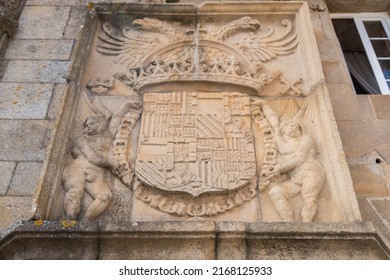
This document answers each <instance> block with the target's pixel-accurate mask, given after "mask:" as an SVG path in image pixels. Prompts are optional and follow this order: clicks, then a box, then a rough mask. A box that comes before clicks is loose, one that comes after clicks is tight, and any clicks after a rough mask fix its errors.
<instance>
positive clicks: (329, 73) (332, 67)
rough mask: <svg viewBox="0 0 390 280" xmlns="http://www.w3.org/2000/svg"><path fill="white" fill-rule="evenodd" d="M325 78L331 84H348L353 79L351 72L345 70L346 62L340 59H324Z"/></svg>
mask: <svg viewBox="0 0 390 280" xmlns="http://www.w3.org/2000/svg"><path fill="white" fill-rule="evenodd" d="M322 67H323V69H324V74H325V80H326V82H327V83H330V84H347V83H349V82H350V81H351V77H350V76H349V73H348V72H347V71H345V67H344V64H343V63H341V62H339V61H323V62H322Z"/></svg>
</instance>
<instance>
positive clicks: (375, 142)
mask: <svg viewBox="0 0 390 280" xmlns="http://www.w3.org/2000/svg"><path fill="white" fill-rule="evenodd" d="M337 124H338V127H339V131H340V136H341V140H342V141H343V147H344V151H345V153H346V155H347V157H348V158H350V159H357V158H361V157H363V156H365V155H366V154H369V153H370V152H372V151H373V150H375V151H377V152H378V153H379V154H380V155H382V156H383V157H384V158H385V160H386V162H390V143H389V141H387V139H388V137H390V123H389V122H387V121H375V120H374V121H338V122H337Z"/></svg>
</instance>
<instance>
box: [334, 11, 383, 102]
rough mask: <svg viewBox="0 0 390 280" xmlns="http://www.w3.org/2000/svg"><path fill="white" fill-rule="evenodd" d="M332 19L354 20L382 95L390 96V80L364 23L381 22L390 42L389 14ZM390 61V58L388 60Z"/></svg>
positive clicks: (352, 15)
mask: <svg viewBox="0 0 390 280" xmlns="http://www.w3.org/2000/svg"><path fill="white" fill-rule="evenodd" d="M330 16H331V19H353V20H354V22H355V25H356V28H357V30H358V33H359V36H360V38H361V40H362V43H363V46H364V49H365V51H366V54H367V57H368V60H369V62H370V64H371V67H372V70H373V72H374V76H375V79H376V81H377V83H378V86H379V89H380V91H381V92H380V93H381V94H383V95H386V94H387V95H390V85H389V84H388V83H390V79H386V77H385V75H384V73H383V70H382V68H381V66H380V64H379V61H378V56H377V55H376V53H375V51H374V48H373V46H372V44H371V40H372V38H371V39H370V37H369V35H368V33H367V30H366V28H365V26H364V23H363V21H381V22H382V25H383V28H384V30H385V32H386V35H387V38H388V39H389V41H390V17H389V15H388V14H387V13H348V14H331V15H330ZM388 59H389V60H390V57H389V58H388Z"/></svg>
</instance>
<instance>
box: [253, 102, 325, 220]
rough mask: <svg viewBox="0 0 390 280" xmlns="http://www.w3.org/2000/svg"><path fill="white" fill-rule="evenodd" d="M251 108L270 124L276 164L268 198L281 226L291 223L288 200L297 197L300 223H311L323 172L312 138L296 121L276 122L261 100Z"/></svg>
mask: <svg viewBox="0 0 390 280" xmlns="http://www.w3.org/2000/svg"><path fill="white" fill-rule="evenodd" d="M252 105H255V106H259V107H260V108H261V109H262V111H263V114H264V116H265V117H266V118H267V120H268V121H269V123H270V124H271V126H272V128H273V130H274V135H275V140H276V144H277V150H278V156H277V163H276V165H275V166H274V168H273V169H272V170H270V173H269V174H268V179H269V180H270V182H271V183H270V187H271V188H270V190H269V197H270V198H271V201H272V203H273V205H274V207H275V209H276V211H277V212H278V214H279V216H280V217H281V218H282V220H283V221H284V222H293V221H294V217H293V209H292V207H291V205H290V203H289V201H288V199H290V198H293V197H295V196H297V195H298V194H301V196H302V200H303V206H302V210H301V216H302V221H303V222H312V221H313V219H314V217H315V215H316V213H317V197H318V195H319V193H320V192H321V190H322V188H323V185H324V182H325V169H324V167H323V166H322V164H321V163H320V162H319V161H318V160H317V159H316V148H315V142H314V140H313V138H312V137H311V136H310V135H308V134H305V133H304V130H303V126H302V124H301V123H300V122H298V121H296V120H293V119H292V120H287V121H283V122H280V120H279V117H278V116H277V115H276V113H275V112H274V111H273V110H272V109H271V107H269V106H268V105H267V104H266V102H265V101H264V100H261V99H257V100H255V101H253V102H252Z"/></svg>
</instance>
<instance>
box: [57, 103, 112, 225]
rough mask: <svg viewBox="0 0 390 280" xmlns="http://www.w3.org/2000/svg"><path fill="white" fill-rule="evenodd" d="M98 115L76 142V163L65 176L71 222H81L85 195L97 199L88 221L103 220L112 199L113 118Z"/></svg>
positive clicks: (98, 112)
mask: <svg viewBox="0 0 390 280" xmlns="http://www.w3.org/2000/svg"><path fill="white" fill-rule="evenodd" d="M86 98H87V97H86ZM94 111H95V112H94V113H93V114H91V115H90V116H89V117H88V118H87V119H86V121H85V123H84V133H83V135H81V136H79V137H78V138H77V139H76V140H75V141H74V143H73V148H72V155H73V160H72V161H71V162H70V163H69V164H67V165H66V167H65V169H64V172H63V175H62V181H63V186H64V189H65V193H66V194H65V199H64V208H65V215H66V217H67V218H68V219H77V217H78V215H79V214H80V211H81V200H82V198H83V196H84V192H86V193H88V194H89V195H90V196H91V197H92V198H93V199H94V200H93V202H92V203H91V204H90V205H89V206H88V209H87V212H86V214H85V217H86V218H87V219H93V218H96V217H97V216H99V215H100V214H101V213H102V212H103V211H104V210H105V209H106V207H107V206H108V204H109V203H110V201H111V199H112V192H111V185H110V182H109V181H110V174H109V167H110V164H109V160H108V154H109V151H110V147H111V143H112V135H111V133H110V131H109V130H108V124H109V119H110V118H111V116H110V115H105V114H104V112H101V111H99V110H98V109H96V108H95V110H94Z"/></svg>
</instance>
